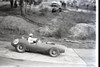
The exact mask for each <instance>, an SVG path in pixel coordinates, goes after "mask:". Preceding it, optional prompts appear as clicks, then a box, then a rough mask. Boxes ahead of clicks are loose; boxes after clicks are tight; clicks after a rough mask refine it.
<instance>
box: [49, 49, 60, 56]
mask: <svg viewBox="0 0 100 67" xmlns="http://www.w3.org/2000/svg"><path fill="white" fill-rule="evenodd" d="M49 55H50V56H52V57H57V56H59V55H60V52H59V49H57V48H51V49H50V50H49Z"/></svg>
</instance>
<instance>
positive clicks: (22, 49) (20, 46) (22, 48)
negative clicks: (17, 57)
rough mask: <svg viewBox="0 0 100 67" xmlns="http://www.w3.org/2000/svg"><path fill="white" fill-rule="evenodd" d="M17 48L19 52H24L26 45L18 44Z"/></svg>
mask: <svg viewBox="0 0 100 67" xmlns="http://www.w3.org/2000/svg"><path fill="white" fill-rule="evenodd" d="M15 48H16V50H17V51H18V52H20V53H23V52H25V50H26V46H25V45H22V44H18V45H16V47H15Z"/></svg>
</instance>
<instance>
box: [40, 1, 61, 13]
mask: <svg viewBox="0 0 100 67" xmlns="http://www.w3.org/2000/svg"><path fill="white" fill-rule="evenodd" d="M41 5H42V8H41V9H44V8H46V9H48V10H49V11H55V12H61V11H62V8H61V4H60V3H59V2H55V1H52V2H42V3H41V4H40V6H41Z"/></svg>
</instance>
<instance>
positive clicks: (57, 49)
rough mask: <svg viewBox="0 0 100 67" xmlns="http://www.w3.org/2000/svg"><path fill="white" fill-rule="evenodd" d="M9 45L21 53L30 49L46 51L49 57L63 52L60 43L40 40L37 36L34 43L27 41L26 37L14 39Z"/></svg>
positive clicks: (39, 51)
mask: <svg viewBox="0 0 100 67" xmlns="http://www.w3.org/2000/svg"><path fill="white" fill-rule="evenodd" d="M11 45H12V46H13V47H15V49H16V51H17V52H19V53H23V52H25V51H27V50H28V51H32V52H34V53H36V52H38V53H46V54H48V55H50V56H51V57H57V56H59V55H60V54H61V53H64V52H65V47H64V46H62V45H57V44H55V43H53V42H42V41H41V40H40V39H38V38H37V40H36V42H35V43H29V42H28V40H27V39H26V38H19V39H14V40H13V41H12V42H11Z"/></svg>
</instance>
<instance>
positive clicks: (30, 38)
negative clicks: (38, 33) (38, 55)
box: [28, 33, 37, 44]
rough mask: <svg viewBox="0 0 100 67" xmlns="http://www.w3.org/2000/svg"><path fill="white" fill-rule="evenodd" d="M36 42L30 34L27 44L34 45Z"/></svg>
mask: <svg viewBox="0 0 100 67" xmlns="http://www.w3.org/2000/svg"><path fill="white" fill-rule="evenodd" d="M36 41H37V38H33V34H32V33H30V34H29V37H28V42H29V43H31V44H32V43H33V44H35V43H36Z"/></svg>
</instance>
